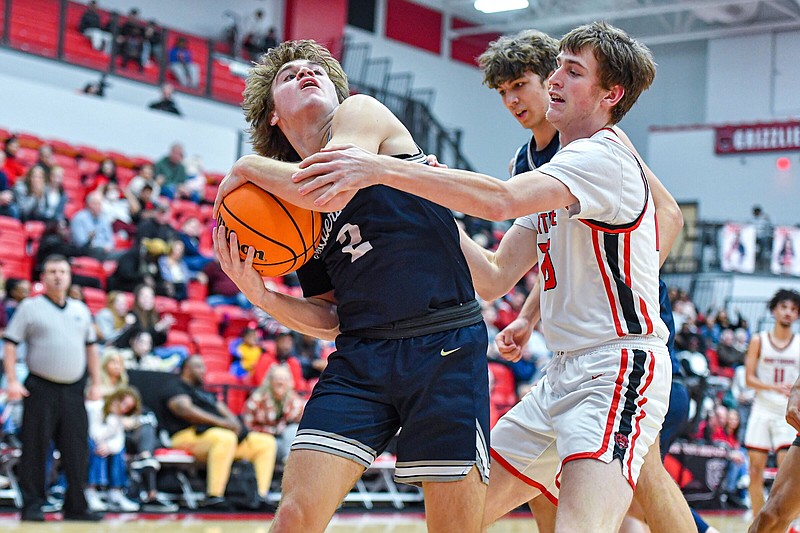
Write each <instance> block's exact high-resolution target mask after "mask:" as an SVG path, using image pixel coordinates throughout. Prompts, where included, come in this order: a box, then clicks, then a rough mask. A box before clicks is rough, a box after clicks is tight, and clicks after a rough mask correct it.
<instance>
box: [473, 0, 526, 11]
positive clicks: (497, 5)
mask: <svg viewBox="0 0 800 533" xmlns="http://www.w3.org/2000/svg"><path fill="white" fill-rule="evenodd" d="M474 5H475V9H477V10H478V11H483V12H484V13H500V12H502V11H514V10H517V9H525V8H526V7H528V0H475V4H474Z"/></svg>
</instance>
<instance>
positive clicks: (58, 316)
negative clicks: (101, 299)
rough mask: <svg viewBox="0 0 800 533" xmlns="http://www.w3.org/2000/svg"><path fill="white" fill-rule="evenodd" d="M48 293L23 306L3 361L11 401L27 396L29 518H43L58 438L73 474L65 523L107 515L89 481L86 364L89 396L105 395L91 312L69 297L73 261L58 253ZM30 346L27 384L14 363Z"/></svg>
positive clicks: (49, 271)
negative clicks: (96, 506)
mask: <svg viewBox="0 0 800 533" xmlns="http://www.w3.org/2000/svg"><path fill="white" fill-rule="evenodd" d="M42 282H43V283H44V288H45V290H44V294H42V295H39V296H34V297H33V298H27V299H25V300H23V301H22V303H20V304H19V307H17V310H16V312H15V313H14V316H13V317H12V319H11V321H10V322H9V324H8V327H7V328H6V331H5V334H4V336H3V339H4V340H5V341H6V342H5V350H4V361H3V363H4V366H5V372H6V376H7V379H8V389H7V393H8V399H9V401H14V400H19V399H21V398H24V399H23V408H24V412H23V415H22V435H21V441H22V459H21V462H20V467H21V468H20V470H21V471H22V472H24V475H23V476H21V477H22V479H21V481H20V486H21V488H22V496H23V508H22V520H29V521H37V522H41V521H43V520H44V514H43V513H42V504H44V502H45V480H46V474H47V473H46V471H45V469H46V464H47V454H48V453H49V449H50V443H51V442H54V443H55V446H56V448H58V449H59V450H60V451H61V464H62V465H63V468H64V471H65V472H66V475H67V484H68V486H67V493H66V496H65V500H64V519H65V520H93V521H94V520H100V519H102V515H100V514H96V513H92V512H90V511H89V510H88V509H87V506H86V498H85V497H84V494H83V489H84V487H85V485H86V479H87V471H88V461H89V447H88V430H89V428H88V421H87V418H86V408H85V407H84V389H85V388H86V378H87V376H86V374H87V373H86V369H87V367H88V369H89V374H91V378H92V386H91V387H90V388H89V394H88V396H89V398H91V399H97V398H99V397H100V394H99V393H100V389H99V388H98V384H99V383H100V379H99V378H100V360H99V356H98V351H97V345H96V344H95V342H96V338H95V332H94V328H93V327H92V315H91V313H90V312H89V309H88V308H87V307H86V305H84V304H83V303H82V302H79V301H77V300H73V299H71V298H67V290H68V288H69V286H70V282H71V276H70V266H69V263H68V262H67V259H66V258H65V257H64V256H61V255H51V256H49V257H48V258H46V259H45V260H44V263H43V267H42ZM22 342H24V343H26V344H27V348H28V351H27V365H28V368H29V370H30V375H29V376H28V378H27V379H26V380H25V384H24V385H23V384H22V383H20V382H19V381H17V378H16V373H15V370H14V365H15V363H16V361H17V345H18V344H20V343H22Z"/></svg>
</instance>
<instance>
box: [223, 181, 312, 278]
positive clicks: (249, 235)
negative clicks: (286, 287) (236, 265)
mask: <svg viewBox="0 0 800 533" xmlns="http://www.w3.org/2000/svg"><path fill="white" fill-rule="evenodd" d="M217 225H223V226H225V228H226V229H225V235H226V236H229V235H230V232H231V231H233V232H234V233H236V236H237V237H238V238H239V256H240V257H241V258H242V259H243V260H244V258H245V256H246V255H247V250H248V249H249V248H250V247H251V246H252V247H253V248H255V257H254V258H253V267H254V268H255V269H256V270H257V271H258V272H259V273H260V274H261V275H262V276H264V277H274V276H283V275H284V274H288V273H290V272H294V271H295V270H297V269H298V268H300V267H301V266H303V265H304V264H305V263H306V261H308V260H309V259H311V256H312V255H314V248H315V247H316V246H317V244H318V243H319V237H320V233H321V229H322V215H321V214H320V213H318V212H316V211H310V210H308V209H303V208H301V207H297V206H296V205H293V204H290V203H289V202H286V201H284V200H282V199H281V198H278V197H277V196H275V195H274V194H272V193H270V192H267V191H265V190H264V189H261V188H260V187H257V186H256V185H253V184H252V183H247V184H245V185H242V186H241V187H239V188H237V189H235V190H234V191H233V192H231V193H230V194H229V195H227V196H226V197H225V198H224V199H223V200H222V203H221V204H220V208H219V216H218V218H217Z"/></svg>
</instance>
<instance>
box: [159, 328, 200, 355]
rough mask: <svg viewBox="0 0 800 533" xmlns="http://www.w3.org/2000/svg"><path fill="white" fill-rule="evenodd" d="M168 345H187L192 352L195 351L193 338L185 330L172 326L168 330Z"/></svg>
mask: <svg viewBox="0 0 800 533" xmlns="http://www.w3.org/2000/svg"><path fill="white" fill-rule="evenodd" d="M166 345H167V346H185V347H186V349H187V350H189V352H190V353H193V352H195V347H194V343H193V342H192V338H191V337H190V336H189V334H188V333H186V332H185V331H180V330H177V329H175V328H170V329H169V331H168V332H167V342H166Z"/></svg>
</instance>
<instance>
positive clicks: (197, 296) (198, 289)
mask: <svg viewBox="0 0 800 533" xmlns="http://www.w3.org/2000/svg"><path fill="white" fill-rule="evenodd" d="M188 294H189V299H190V300H199V301H201V302H205V301H206V296H208V285H206V284H205V283H200V282H199V281H196V280H192V281H190V282H189V287H188Z"/></svg>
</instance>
